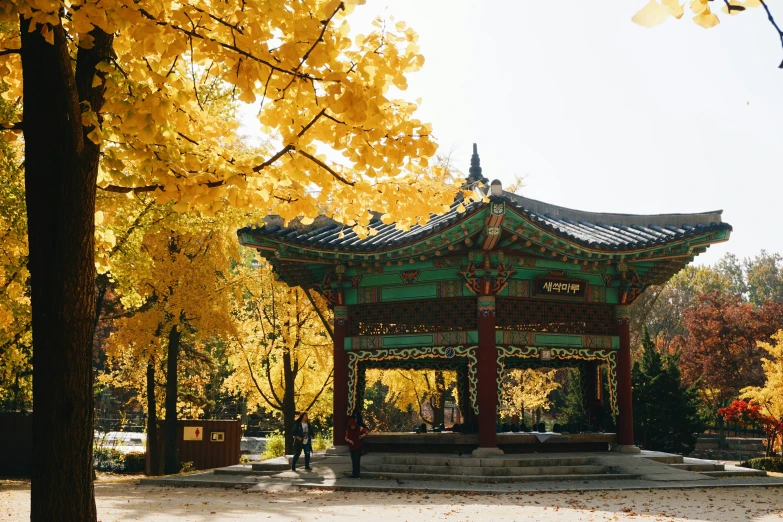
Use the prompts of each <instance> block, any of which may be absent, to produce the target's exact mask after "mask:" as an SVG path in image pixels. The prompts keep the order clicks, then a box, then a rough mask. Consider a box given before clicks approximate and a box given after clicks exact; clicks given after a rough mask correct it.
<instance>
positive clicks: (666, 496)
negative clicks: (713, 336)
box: [0, 479, 783, 522]
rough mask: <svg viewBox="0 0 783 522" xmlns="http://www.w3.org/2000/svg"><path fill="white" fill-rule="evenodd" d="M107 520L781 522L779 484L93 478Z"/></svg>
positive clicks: (4, 494) (0, 509)
mask: <svg viewBox="0 0 783 522" xmlns="http://www.w3.org/2000/svg"><path fill="white" fill-rule="evenodd" d="M95 496H96V504H97V508H98V520H100V521H101V522H127V521H136V522H186V521H187V522H244V521H247V522H250V521H253V522H258V521H262V522H283V521H286V522H289V521H303V522H324V521H332V520H334V521H342V520H354V521H357V520H360V521H364V520H369V521H371V522H375V521H382V522H401V521H415V522H430V521H436V520H439V521H444V520H451V521H454V522H457V521H459V522H462V521H471V522H472V521H491V522H519V521H523V520H524V521H535V522H606V521H612V522H613V521H619V522H632V521H637V522H638V521H642V520H645V521H648V520H649V521H651V522H682V521H685V520H687V521H691V522H693V521H704V522H738V521H739V522H745V521H752V522H773V521H777V522H779V521H780V520H781V518H783V495H781V490H780V489H779V488H753V489H752V490H748V489H745V488H725V489H721V490H715V489H706V488H696V489H693V490H660V489H653V490H643V491H580V492H573V493H569V494H563V493H552V492H537V493H532V492H529V493H519V492H518V493H512V494H497V495H476V494H474V493H432V492H400V493H396V492H373V491H326V490H323V489H321V490H316V489H288V487H287V486H286V488H285V489H283V490H280V491H248V490H232V489H228V490H226V489H200V488H199V489H197V488H170V487H159V486H139V485H134V484H133V481H125V482H122V483H106V482H104V481H103V479H101V480H99V481H98V482H97V483H96V485H95ZM0 517H2V520H8V521H10V522H22V521H27V520H30V488H29V483H26V484H25V483H16V484H8V483H3V481H0Z"/></svg>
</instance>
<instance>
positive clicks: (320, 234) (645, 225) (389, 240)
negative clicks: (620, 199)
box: [239, 192, 731, 252]
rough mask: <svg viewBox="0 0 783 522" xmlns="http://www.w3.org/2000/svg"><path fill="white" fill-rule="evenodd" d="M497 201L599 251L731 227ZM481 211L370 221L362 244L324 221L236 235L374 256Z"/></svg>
mask: <svg viewBox="0 0 783 522" xmlns="http://www.w3.org/2000/svg"><path fill="white" fill-rule="evenodd" d="M499 201H504V202H505V203H506V204H507V205H508V206H509V207H511V208H513V209H514V210H515V211H517V212H518V213H519V214H521V215H523V216H525V217H526V218H527V219H529V220H530V222H531V223H533V224H534V225H536V226H538V227H541V228H543V229H545V230H547V231H548V232H550V233H551V234H553V235H555V236H558V237H561V238H564V239H569V240H571V241H573V242H575V243H577V244H579V245H582V246H584V247H587V248H592V249H597V250H608V251H617V252H620V251H625V250H638V249H640V248H650V247H655V246H661V245H666V244H668V243H673V242H679V241H683V240H687V239H689V238H692V237H696V236H701V235H703V234H707V233H710V232H716V231H719V230H731V225H729V224H728V223H724V222H722V221H721V211H714V212H704V213H699V214H657V215H633V214H604V213H591V212H582V211H578V210H571V209H566V208H563V207H558V206H556V205H551V204H548V203H543V202H541V201H536V200H533V199H529V198H524V197H521V196H518V195H516V194H511V193H508V192H503V195H502V196H492V197H490V202H499ZM484 205H485V203H482V202H475V203H471V204H469V205H466V209H465V211H464V212H458V211H457V207H458V206H459V202H456V203H455V204H454V205H452V206H451V208H450V209H449V211H448V212H446V213H445V214H442V215H440V216H437V215H431V216H430V221H429V223H427V224H426V225H424V226H421V225H415V226H413V227H411V228H410V229H409V230H407V231H404V230H398V229H396V228H395V225H394V224H388V225H386V224H383V223H382V222H381V221H380V219H373V220H372V221H371V222H370V226H369V228H370V229H373V230H375V232H376V233H375V234H374V235H371V236H368V237H366V238H360V237H359V236H357V235H356V233H355V232H354V231H353V230H352V229H351V227H346V226H344V225H341V224H340V223H337V222H336V221H333V220H331V219H328V218H324V217H321V218H319V219H317V220H316V221H315V222H314V223H313V224H312V225H309V226H302V225H298V224H294V225H292V226H287V227H285V226H282V220H281V219H280V218H277V217H274V216H272V217H270V218H267V219H266V220H265V224H264V226H262V227H258V226H252V227H247V228H244V229H242V230H240V231H239V233H240V235H241V234H242V233H249V234H251V235H253V236H257V237H265V238H268V239H273V240H277V241H280V242H282V243H288V244H293V245H301V246H307V247H310V248H314V249H319V250H335V251H340V252H376V251H384V250H388V249H393V248H399V247H401V246H405V245H407V244H410V243H413V242H415V241H419V240H421V239H423V238H426V237H428V236H431V235H435V234H437V233H438V232H440V231H441V230H444V229H446V228H449V227H452V226H453V225H455V224H458V223H459V222H460V221H461V220H463V219H466V218H467V217H469V216H471V215H472V214H473V213H475V212H476V211H477V210H479V209H480V208H481V207H483V206H484Z"/></svg>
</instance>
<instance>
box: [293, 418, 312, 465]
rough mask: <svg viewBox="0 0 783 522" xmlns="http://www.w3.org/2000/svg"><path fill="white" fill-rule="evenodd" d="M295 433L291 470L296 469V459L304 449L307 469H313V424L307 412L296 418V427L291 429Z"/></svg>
mask: <svg viewBox="0 0 783 522" xmlns="http://www.w3.org/2000/svg"><path fill="white" fill-rule="evenodd" d="M291 431H292V432H293V434H294V458H293V461H292V462H291V471H296V461H297V460H299V455H301V454H302V450H304V454H305V469H306V470H307V471H313V470H312V469H311V468H310V453H312V451H313V435H314V434H313V425H312V424H310V422H309V421H308V420H307V412H306V411H305V412H302V414H301V415H299V418H298V419H296V422H295V423H294V427H293V429H292V430H291Z"/></svg>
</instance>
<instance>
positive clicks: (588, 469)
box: [362, 464, 609, 477]
mask: <svg viewBox="0 0 783 522" xmlns="http://www.w3.org/2000/svg"><path fill="white" fill-rule="evenodd" d="M362 467H363V469H366V470H367V471H372V472H377V473H411V474H416V475H422V474H428V475H471V476H475V475H481V476H484V477H502V476H523V475H531V476H542V475H594V474H602V473H608V472H609V467H608V466H596V465H592V466H590V465H585V466H517V467H500V466H488V467H476V466H408V465H404V464H365V465H364V466H362Z"/></svg>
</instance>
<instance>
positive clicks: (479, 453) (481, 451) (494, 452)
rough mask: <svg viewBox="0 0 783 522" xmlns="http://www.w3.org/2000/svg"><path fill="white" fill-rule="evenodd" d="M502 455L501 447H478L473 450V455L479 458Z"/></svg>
mask: <svg viewBox="0 0 783 522" xmlns="http://www.w3.org/2000/svg"><path fill="white" fill-rule="evenodd" d="M500 455H504V453H503V450H502V449H500V448H476V449H474V450H473V456H474V457H478V458H484V457H499V456H500Z"/></svg>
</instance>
